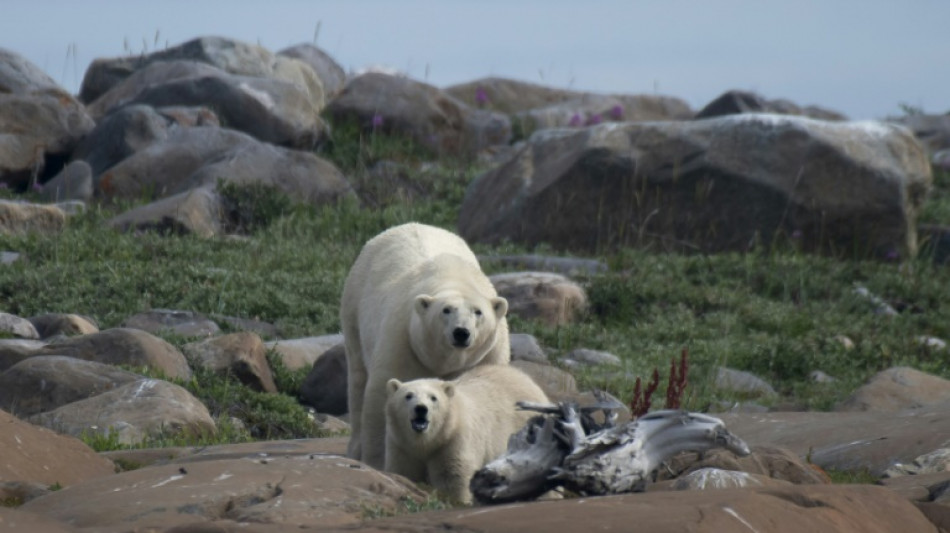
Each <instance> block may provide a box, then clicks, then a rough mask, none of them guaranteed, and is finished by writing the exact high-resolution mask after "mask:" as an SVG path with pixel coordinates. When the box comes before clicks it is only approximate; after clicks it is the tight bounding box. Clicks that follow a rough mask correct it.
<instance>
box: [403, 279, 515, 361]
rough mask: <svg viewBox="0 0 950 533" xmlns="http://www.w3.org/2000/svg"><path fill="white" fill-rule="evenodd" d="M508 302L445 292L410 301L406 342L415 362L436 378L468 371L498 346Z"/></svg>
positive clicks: (502, 299)
mask: <svg viewBox="0 0 950 533" xmlns="http://www.w3.org/2000/svg"><path fill="white" fill-rule="evenodd" d="M507 313H508V300H505V299H504V298H502V297H500V296H493V297H490V298H486V297H484V296H482V295H480V294H477V293H476V294H470V295H466V294H463V293H462V292H460V291H456V290H447V291H442V292H439V293H438V294H436V295H429V294H420V295H418V296H416V298H415V301H414V313H413V317H412V320H411V321H410V325H409V327H410V342H411V343H412V348H413V351H414V352H415V353H416V356H417V357H418V358H419V361H420V362H421V363H422V364H423V365H425V366H426V367H427V368H428V369H429V370H431V371H433V373H434V374H435V375H436V376H445V375H447V374H451V373H454V372H458V371H461V370H464V369H466V368H471V367H473V366H475V365H477V364H478V363H480V362H481V360H482V359H483V358H484V357H485V354H487V353H488V352H489V351H490V350H491V349H492V348H494V346H495V343H496V342H498V334H499V331H501V330H503V331H504V334H506V335H507V333H508V328H507V327H504V328H502V327H500V325H501V323H502V322H503V321H504V320H505V315H506V314H507Z"/></svg>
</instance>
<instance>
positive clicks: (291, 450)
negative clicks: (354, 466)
mask: <svg viewBox="0 0 950 533" xmlns="http://www.w3.org/2000/svg"><path fill="white" fill-rule="evenodd" d="M348 441H349V437H330V438H323V439H294V440H270V441H258V442H245V443H241V444H222V445H218V446H199V447H174V448H146V449H137V450H119V451H114V452H105V453H103V454H102V455H103V456H105V457H107V458H109V459H112V460H113V461H119V462H123V461H124V462H126V463H128V464H133V465H137V466H139V467H142V466H149V465H160V464H169V463H171V462H175V461H177V462H182V463H184V462H196V461H216V460H219V459H243V458H248V457H250V458H255V457H256V458H265V457H292V456H293V457H299V456H310V455H313V454H322V455H340V456H344V455H346V444H347V442H348Z"/></svg>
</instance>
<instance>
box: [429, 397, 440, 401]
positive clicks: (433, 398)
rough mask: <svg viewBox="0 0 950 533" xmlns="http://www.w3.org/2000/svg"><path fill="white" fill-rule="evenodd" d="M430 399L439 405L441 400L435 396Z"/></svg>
mask: <svg viewBox="0 0 950 533" xmlns="http://www.w3.org/2000/svg"><path fill="white" fill-rule="evenodd" d="M429 399H430V400H432V403H439V399H438V398H436V397H435V396H429Z"/></svg>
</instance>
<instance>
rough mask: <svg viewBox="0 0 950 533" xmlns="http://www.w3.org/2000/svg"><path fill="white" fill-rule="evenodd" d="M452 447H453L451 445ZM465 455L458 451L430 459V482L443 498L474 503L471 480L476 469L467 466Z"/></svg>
mask: <svg viewBox="0 0 950 533" xmlns="http://www.w3.org/2000/svg"><path fill="white" fill-rule="evenodd" d="M450 448H451V447H450ZM464 462H465V457H462V456H460V455H459V453H458V452H454V453H452V452H450V453H443V454H439V456H437V457H434V458H432V459H430V460H429V461H428V465H427V469H428V471H429V483H430V484H431V485H432V486H433V487H435V488H436V489H437V490H438V491H439V495H440V497H441V498H442V499H444V500H447V501H450V502H453V503H461V504H466V505H468V504H471V503H472V492H471V491H470V490H469V488H468V487H469V482H470V481H471V480H472V476H474V475H475V469H474V468H470V467H466V465H464V464H463V463H464Z"/></svg>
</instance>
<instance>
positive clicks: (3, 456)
mask: <svg viewBox="0 0 950 533" xmlns="http://www.w3.org/2000/svg"><path fill="white" fill-rule="evenodd" d="M114 472H115V465H113V464H112V461H110V460H108V459H106V458H104V457H99V456H97V455H96V452H94V451H93V450H92V448H90V447H89V446H86V445H85V444H84V443H83V442H82V441H80V440H79V439H74V438H72V437H66V436H63V435H57V434H56V433H53V432H52V431H50V430H48V429H44V428H41V427H38V426H34V425H33V424H29V423H27V422H24V421H22V420H20V419H18V418H16V417H15V416H13V415H11V414H9V413H7V412H6V411H0V481H33V482H37V483H42V484H45V485H53V484H56V483H59V484H60V485H62V486H69V485H74V484H76V483H79V482H81V481H84V480H87V479H93V478H99V477H103V476H106V477H111V475H112V474H113V473H114ZM0 529H2V528H0Z"/></svg>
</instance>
